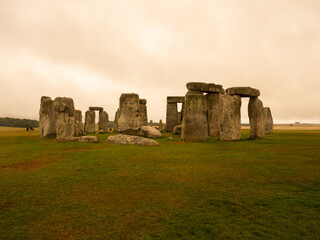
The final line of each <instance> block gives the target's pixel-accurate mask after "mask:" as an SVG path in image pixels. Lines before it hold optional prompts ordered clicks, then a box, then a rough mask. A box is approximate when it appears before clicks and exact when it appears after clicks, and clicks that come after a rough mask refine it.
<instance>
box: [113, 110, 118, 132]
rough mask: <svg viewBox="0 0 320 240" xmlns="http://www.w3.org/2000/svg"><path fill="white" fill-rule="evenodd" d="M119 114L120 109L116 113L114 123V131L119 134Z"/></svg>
mask: <svg viewBox="0 0 320 240" xmlns="http://www.w3.org/2000/svg"><path fill="white" fill-rule="evenodd" d="M118 112H119V109H118V110H117V111H116V113H115V116H114V122H113V131H115V132H118Z"/></svg>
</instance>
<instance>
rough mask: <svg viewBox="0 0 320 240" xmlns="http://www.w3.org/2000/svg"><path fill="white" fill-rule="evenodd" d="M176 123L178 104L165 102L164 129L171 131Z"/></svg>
mask: <svg viewBox="0 0 320 240" xmlns="http://www.w3.org/2000/svg"><path fill="white" fill-rule="evenodd" d="M177 125H178V106H177V103H176V102H173V103H172V102H168V103H167V119H166V131H167V132H172V131H173V129H174V127H175V126H177Z"/></svg>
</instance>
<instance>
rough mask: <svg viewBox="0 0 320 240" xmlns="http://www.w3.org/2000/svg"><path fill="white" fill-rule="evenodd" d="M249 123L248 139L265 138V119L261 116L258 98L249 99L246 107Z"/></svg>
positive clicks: (260, 104)
mask: <svg viewBox="0 0 320 240" xmlns="http://www.w3.org/2000/svg"><path fill="white" fill-rule="evenodd" d="M248 113H249V121H250V138H251V139H255V138H264V137H265V118H264V114H263V104H262V102H261V100H260V99H259V98H258V97H251V98H250V100H249V105H248Z"/></svg>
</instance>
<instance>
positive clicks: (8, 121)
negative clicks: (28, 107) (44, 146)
mask: <svg viewBox="0 0 320 240" xmlns="http://www.w3.org/2000/svg"><path fill="white" fill-rule="evenodd" d="M0 126H6V127H25V128H27V127H33V128H37V127H39V121H37V120H30V119H19V118H8V117H5V118H0Z"/></svg>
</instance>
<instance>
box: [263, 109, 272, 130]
mask: <svg viewBox="0 0 320 240" xmlns="http://www.w3.org/2000/svg"><path fill="white" fill-rule="evenodd" d="M263 114H264V120H265V130H266V133H267V134H270V133H273V118H272V115H271V110H270V108H268V107H265V108H264V109H263Z"/></svg>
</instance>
